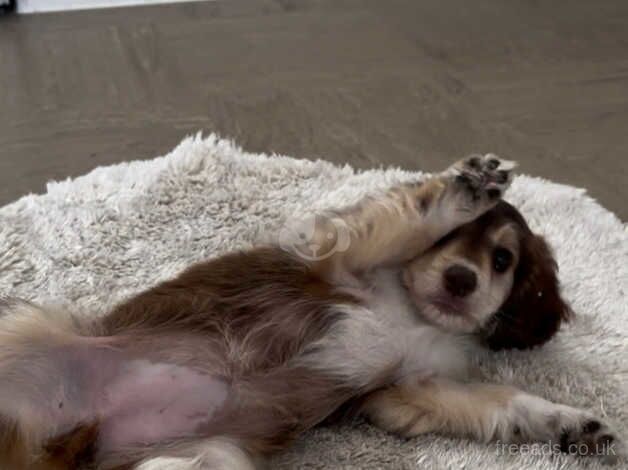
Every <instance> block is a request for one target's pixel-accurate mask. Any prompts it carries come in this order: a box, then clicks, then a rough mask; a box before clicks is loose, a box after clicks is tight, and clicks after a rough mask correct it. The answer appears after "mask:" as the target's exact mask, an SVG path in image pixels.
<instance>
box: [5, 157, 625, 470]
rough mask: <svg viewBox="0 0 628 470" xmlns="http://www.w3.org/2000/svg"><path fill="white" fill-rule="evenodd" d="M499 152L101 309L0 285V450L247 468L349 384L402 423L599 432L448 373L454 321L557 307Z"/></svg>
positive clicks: (512, 328)
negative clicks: (87, 313) (70, 309)
mask: <svg viewBox="0 0 628 470" xmlns="http://www.w3.org/2000/svg"><path fill="white" fill-rule="evenodd" d="M512 167H513V165H512V164H510V163H509V162H505V161H502V160H499V159H498V158H496V157H495V156H492V155H487V156H484V157H480V156H474V157H470V158H468V159H465V160H463V161H462V162H460V163H458V164H456V165H454V166H453V167H452V168H450V169H449V170H447V171H445V172H444V173H442V174H440V175H438V176H435V177H433V178H431V179H429V180H427V181H425V182H423V183H418V182H417V183H414V184H401V185H398V186H396V187H393V188H391V189H390V190H389V191H388V192H386V193H383V194H378V195H374V196H370V197H368V198H365V199H364V200H363V201H361V202H360V203H359V204H357V205H355V206H353V207H350V208H347V209H344V210H340V211H333V212H330V213H327V214H321V215H319V216H318V217H317V219H316V223H310V224H309V225H308V224H306V226H307V227H309V228H308V234H307V237H306V238H307V240H306V241H307V243H306V244H305V245H306V246H300V245H299V244H298V243H293V244H288V245H289V246H290V247H291V249H290V250H288V251H286V250H284V249H281V248H280V247H277V246H265V247H258V248H254V249H251V250H248V251H242V252H235V253H231V254H227V255H225V256H221V257H219V258H216V259H213V260H210V261H208V262H205V263H200V264H197V265H195V266H192V267H190V268H189V269H188V270H186V271H185V272H183V273H182V274H181V275H180V276H178V277H177V278H175V279H173V280H171V281H168V282H164V283H162V284H160V285H158V286H156V287H153V288H150V289H148V290H146V291H145V292H142V293H140V294H138V295H137V296H135V297H133V298H131V299H129V300H127V301H126V302H124V303H122V304H120V305H118V306H117V307H116V308H114V309H113V310H112V311H111V312H109V313H108V314H107V315H106V316H104V317H103V318H99V319H92V320H85V319H79V318H77V317H74V316H72V315H70V314H68V313H66V312H55V311H50V310H48V309H42V308H40V307H37V306H35V305H32V304H29V303H26V302H23V301H7V302H5V305H4V306H3V307H2V310H3V314H2V316H1V317H0V460H1V462H0V465H2V468H11V469H20V470H21V469H36V470H52V469H59V470H60V469H74V468H81V467H82V466H87V467H93V468H98V469H118V470H120V469H136V470H153V469H155V470H156V469H160V470H193V469H252V468H255V467H257V466H258V465H261V464H262V462H263V460H264V458H265V457H266V456H268V455H269V454H270V453H272V452H274V451H276V450H278V449H281V448H282V447H283V446H285V445H286V444H287V443H289V442H290V441H291V440H292V439H293V438H295V437H296V436H297V435H298V434H299V433H301V432H302V431H304V430H306V429H308V428H311V427H312V426H314V425H316V424H317V423H319V422H321V421H322V420H324V419H325V418H327V417H328V416H330V415H331V414H332V413H333V412H334V411H335V410H337V409H338V408H339V407H340V406H341V405H343V404H345V403H347V402H348V401H351V400H352V399H355V398H356V397H365V399H364V401H363V406H362V412H363V413H364V414H365V415H366V416H368V417H369V418H370V420H371V421H372V422H373V423H375V424H377V425H379V426H381V427H383V428H384V429H387V430H390V431H392V432H396V433H399V434H401V435H404V436H413V435H417V434H421V433H425V432H433V431H436V432H445V433H451V434H457V435H469V436H472V437H474V438H477V439H481V440H483V441H488V440H491V439H501V440H502V441H505V442H522V441H523V442H525V441H554V442H556V443H558V444H559V445H561V446H562V447H563V448H567V447H568V446H569V444H572V443H576V444H584V445H587V446H588V449H590V452H591V453H595V452H596V450H597V448H596V446H601V445H610V444H611V443H612V441H613V440H614V439H615V436H614V434H613V433H612V432H611V431H609V429H608V427H607V426H606V425H605V424H604V423H603V422H601V421H600V420H597V419H595V418H594V417H592V416H590V415H589V414H588V413H587V412H584V411H581V410H578V409H575V408H571V407H569V406H565V405H559V404H554V403H551V402H548V401H546V400H544V399H542V398H539V397H535V396H532V395H529V394H527V393H525V392H523V391H519V390H517V389H514V388H512V387H508V386H503V385H499V384H486V383H470V382H468V381H465V380H464V379H465V378H466V377H467V361H468V359H469V357H468V356H469V352H468V348H467V341H468V339H469V338H470V337H473V336H478V337H480V338H482V339H483V340H484V341H485V342H486V344H488V345H489V346H490V347H492V348H495V349H498V348H507V347H516V348H527V347H531V346H534V345H537V344H542V343H543V342H545V341H547V340H548V339H549V338H550V337H551V336H552V335H553V334H554V333H555V332H556V331H557V330H558V328H559V326H560V324H561V321H563V320H566V319H567V318H568V317H569V308H568V307H567V305H566V304H565V303H564V301H563V300H562V299H561V297H560V293H559V286H558V281H557V278H556V264H555V262H554V260H553V258H552V256H551V254H550V251H549V249H548V247H547V245H546V243H545V242H544V241H543V239H542V238H540V237H538V236H536V235H534V234H533V233H532V232H531V231H530V229H529V228H528V226H527V225H526V223H525V221H524V220H523V219H522V217H521V216H520V215H519V213H518V212H517V211H516V210H515V209H514V208H513V207H512V206H510V205H508V204H507V203H505V202H500V198H501V196H502V194H503V192H504V191H505V190H506V188H507V187H508V185H509V184H510V181H511V170H512ZM282 246H283V245H282ZM307 249H309V250H310V252H311V253H313V254H314V255H316V256H304V255H303V254H304V253H305V251H307ZM303 250H305V251H303Z"/></svg>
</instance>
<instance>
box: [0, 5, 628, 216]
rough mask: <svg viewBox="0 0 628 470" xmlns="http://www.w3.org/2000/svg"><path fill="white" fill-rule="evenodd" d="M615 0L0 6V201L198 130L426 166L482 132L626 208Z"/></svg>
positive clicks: (513, 153)
mask: <svg viewBox="0 0 628 470" xmlns="http://www.w3.org/2000/svg"><path fill="white" fill-rule="evenodd" d="M627 51H628V2H625V1H623V0H607V1H606V2H602V3H598V2H589V1H585V0H570V1H568V2H566V3H563V2H561V3H560V5H558V3H552V2H537V1H534V0H515V1H513V2H500V1H498V0H479V1H477V2H473V4H470V3H469V2H466V1H465V0H444V1H440V0H425V1H422V2H415V1H412V0H391V1H387V2H379V1H376V0H371V1H369V0H340V1H338V0H336V1H332V0H327V1H325V0H318V1H317V0H311V1H291V0H281V1H279V0H278V1H272V0H219V1H216V2H208V3H202V2H201V3H189V4H175V5H157V6H151V7H131V8H120V9H110V10H94V11H81V12H67V13H51V14H42V15H28V16H20V17H12V18H2V19H1V21H0V109H1V110H2V112H0V178H1V179H0V183H1V184H0V203H6V202H8V201H10V200H12V199H14V198H16V197H19V196H20V195H22V194H25V193H27V192H30V191H34V192H41V191H43V190H44V188H45V182H46V181H48V180H50V179H60V178H64V177H67V176H70V175H79V174H81V173H84V172H86V171H88V170H89V169H91V168H94V167H96V166H98V165H105V164H110V163H115V162H119V161H123V160H128V159H137V158H152V157H154V156H157V155H160V154H163V153H165V152H167V151H168V150H169V149H170V148H171V147H172V146H174V145H175V144H176V143H177V142H178V141H179V140H180V139H181V138H182V137H183V136H185V135H186V134H190V133H195V132H196V131H198V130H204V131H218V132H219V133H221V134H223V135H225V136H230V137H234V138H235V139H237V140H238V141H239V142H240V143H241V144H242V145H243V146H244V147H245V148H247V149H249V150H251V151H265V152H279V153H286V154H290V155H296V156H301V157H304V158H316V157H323V158H327V159H329V160H332V161H335V162H339V163H345V162H346V163H351V164H353V165H356V166H358V167H360V168H369V167H374V166H380V165H399V166H403V167H405V168H408V169H424V170H436V169H439V168H441V167H442V166H443V165H445V164H446V163H447V162H448V161H450V160H452V159H454V158H457V157H458V156H460V155H463V154H466V153H469V152H473V151H482V152H484V151H495V152H497V153H500V154H503V155H504V156H506V157H508V158H513V159H516V160H518V161H520V162H521V163H522V169H523V171H525V172H527V173H531V174H535V175H541V176H545V177H547V178H551V179H554V180H557V181H561V182H565V183H568V184H573V185H576V186H582V187H586V188H587V189H588V190H589V191H590V193H591V194H592V195H593V196H594V197H596V198H598V199H599V200H600V201H601V202H602V203H603V204H604V205H605V206H607V207H608V208H610V209H611V210H613V211H614V212H615V213H617V214H618V215H619V216H620V217H621V218H622V219H623V220H627V219H628V207H627V205H626V203H625V201H626V200H627V199H628V161H627V159H626V156H625V153H626V150H625V149H626V148H628V132H626V129H628V93H627V92H628V52H627Z"/></svg>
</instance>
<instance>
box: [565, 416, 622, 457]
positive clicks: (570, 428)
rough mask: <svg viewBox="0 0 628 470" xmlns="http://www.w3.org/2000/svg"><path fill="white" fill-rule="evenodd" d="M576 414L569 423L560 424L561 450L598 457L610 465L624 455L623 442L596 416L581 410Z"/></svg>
mask: <svg viewBox="0 0 628 470" xmlns="http://www.w3.org/2000/svg"><path fill="white" fill-rule="evenodd" d="M574 412H575V416H572V417H571V418H567V421H568V422H567V423H564V424H563V425H561V424H560V423H559V424H558V426H559V429H558V443H557V444H558V445H559V446H560V450H561V451H562V452H565V453H568V454H572V455H579V456H584V455H591V456H598V457H600V458H602V459H603V460H604V461H606V462H608V463H614V462H615V461H616V460H617V459H618V458H619V457H620V456H621V455H622V454H623V449H622V444H621V441H620V440H619V438H618V437H617V436H616V434H615V433H614V432H613V431H612V430H611V429H610V428H609V426H608V425H607V424H605V423H604V422H602V421H600V420H599V419H597V418H595V417H594V416H592V415H590V414H588V413H586V412H583V411H580V410H574ZM574 412H572V414H573V413H574ZM566 414H569V412H567V413H566Z"/></svg>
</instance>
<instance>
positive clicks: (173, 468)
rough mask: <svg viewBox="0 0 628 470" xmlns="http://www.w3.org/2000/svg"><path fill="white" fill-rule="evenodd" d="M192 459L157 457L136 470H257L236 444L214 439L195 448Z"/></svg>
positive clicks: (226, 440)
mask: <svg viewBox="0 0 628 470" xmlns="http://www.w3.org/2000/svg"><path fill="white" fill-rule="evenodd" d="M193 451H194V455H193V456H190V457H157V458H153V459H149V460H145V461H144V462H142V463H140V464H139V465H137V466H136V467H135V468H134V470H255V469H256V468H257V466H256V465H255V462H254V461H253V459H252V458H251V457H250V456H249V454H248V453H247V452H246V451H244V450H243V449H242V448H241V447H240V446H239V445H238V444H237V443H236V442H234V441H232V440H229V439H223V438H213V439H208V440H207V441H206V442H204V443H201V444H199V445H198V446H195V447H194V449H193Z"/></svg>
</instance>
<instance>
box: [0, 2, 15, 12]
mask: <svg viewBox="0 0 628 470" xmlns="http://www.w3.org/2000/svg"><path fill="white" fill-rule="evenodd" d="M16 10H17V0H9V1H8V3H7V2H6V0H5V1H4V2H3V1H2V0H0V14H2V13H14V12H15V11H16Z"/></svg>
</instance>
